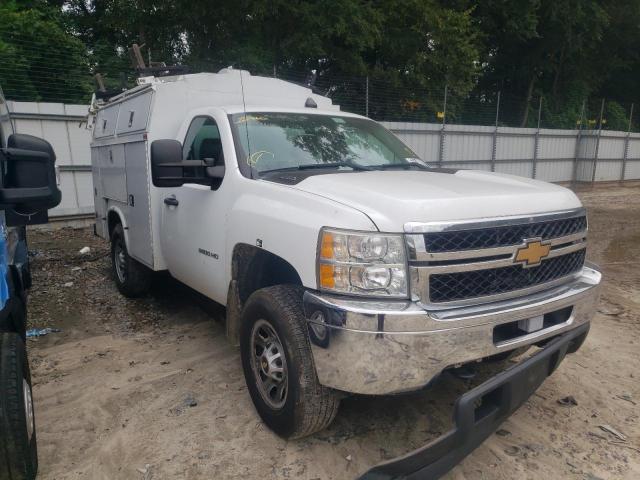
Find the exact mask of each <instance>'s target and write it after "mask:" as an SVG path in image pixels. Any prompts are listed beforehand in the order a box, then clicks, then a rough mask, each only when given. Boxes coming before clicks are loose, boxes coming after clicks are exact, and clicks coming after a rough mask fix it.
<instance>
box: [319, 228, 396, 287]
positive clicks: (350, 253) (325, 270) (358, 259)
mask: <svg viewBox="0 0 640 480" xmlns="http://www.w3.org/2000/svg"><path fill="white" fill-rule="evenodd" d="M319 241H320V245H319V246H318V267H317V268H318V286H319V288H320V289H321V290H328V291H333V292H340V293H349V294H353V295H371V296H391V297H402V298H405V297H407V262H406V257H405V246H404V240H403V237H402V235H390V234H384V233H364V232H348V231H341V230H334V229H323V230H322V231H321V232H320V240H319Z"/></svg>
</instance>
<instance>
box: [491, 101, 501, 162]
mask: <svg viewBox="0 0 640 480" xmlns="http://www.w3.org/2000/svg"><path fill="white" fill-rule="evenodd" d="M500 93H501V92H498V101H497V102H496V128H495V130H494V131H493V146H492V147H491V171H492V172H495V171H496V149H497V147H498V120H499V117H500Z"/></svg>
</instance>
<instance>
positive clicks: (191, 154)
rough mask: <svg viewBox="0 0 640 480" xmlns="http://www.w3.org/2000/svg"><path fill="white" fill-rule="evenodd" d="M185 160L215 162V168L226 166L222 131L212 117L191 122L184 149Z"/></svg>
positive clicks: (198, 118) (197, 118) (195, 119)
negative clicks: (209, 160) (221, 138)
mask: <svg viewBox="0 0 640 480" xmlns="http://www.w3.org/2000/svg"><path fill="white" fill-rule="evenodd" d="M182 158H183V159H184V160H206V159H211V160H213V166H221V165H224V156H223V154H222V142H221V140H220V131H219V130H218V125H216V122H215V120H213V119H212V118H211V117H196V118H194V119H193V121H192V122H191V125H190V126H189V130H188V131H187V136H186V137H185V139H184V144H183V147H182Z"/></svg>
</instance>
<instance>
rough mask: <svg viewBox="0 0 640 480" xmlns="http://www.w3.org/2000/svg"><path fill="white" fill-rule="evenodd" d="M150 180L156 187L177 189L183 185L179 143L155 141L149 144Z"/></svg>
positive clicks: (175, 141)
mask: <svg viewBox="0 0 640 480" xmlns="http://www.w3.org/2000/svg"><path fill="white" fill-rule="evenodd" d="M151 180H152V181H153V185H154V186H156V187H179V186H180V185H183V184H184V178H183V167H182V144H181V143H180V142H178V141H177V140H155V141H153V142H152V143H151Z"/></svg>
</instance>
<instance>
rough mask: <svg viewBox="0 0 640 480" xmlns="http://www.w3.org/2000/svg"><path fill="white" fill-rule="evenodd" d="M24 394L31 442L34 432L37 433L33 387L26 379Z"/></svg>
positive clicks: (24, 380)
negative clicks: (32, 394)
mask: <svg viewBox="0 0 640 480" xmlns="http://www.w3.org/2000/svg"><path fill="white" fill-rule="evenodd" d="M22 394H23V398H24V417H25V419H26V421H27V439H28V440H29V442H31V437H33V432H34V431H35V429H36V427H35V422H34V418H33V397H32V396H31V387H30V386H29V383H28V382H27V379H26V378H23V379H22Z"/></svg>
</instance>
